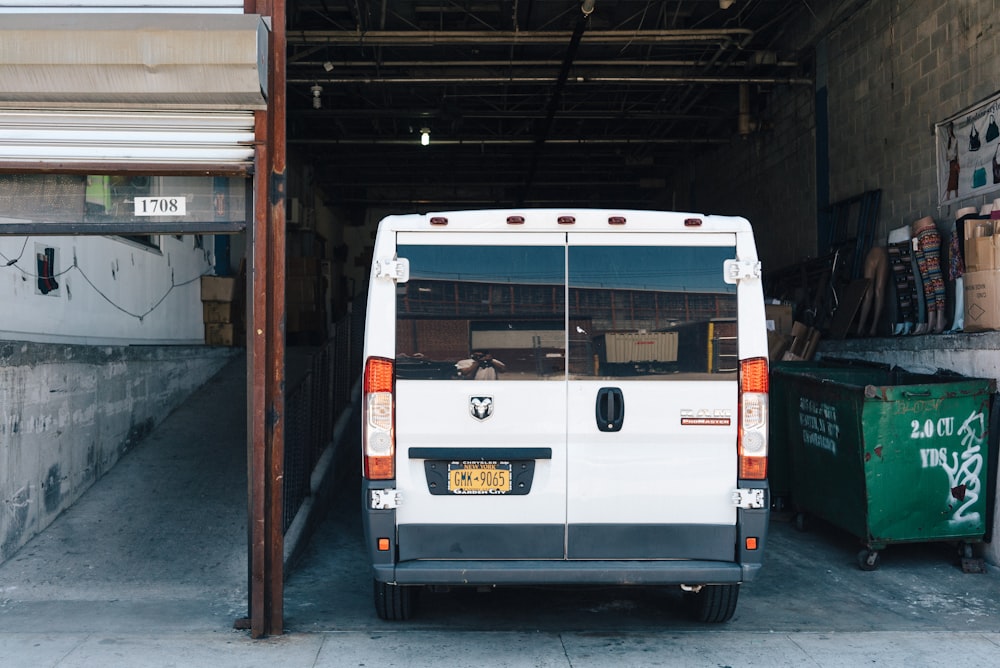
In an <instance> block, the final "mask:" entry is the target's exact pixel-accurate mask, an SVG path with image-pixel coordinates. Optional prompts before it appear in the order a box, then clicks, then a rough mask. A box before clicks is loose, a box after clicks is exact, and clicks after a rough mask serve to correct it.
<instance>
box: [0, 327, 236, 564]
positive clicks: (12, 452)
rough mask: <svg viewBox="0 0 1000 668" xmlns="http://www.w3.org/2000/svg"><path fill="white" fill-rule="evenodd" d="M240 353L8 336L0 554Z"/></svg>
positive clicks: (0, 360) (0, 427)
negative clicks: (48, 341) (29, 340)
mask: <svg viewBox="0 0 1000 668" xmlns="http://www.w3.org/2000/svg"><path fill="white" fill-rule="evenodd" d="M234 354H235V353H234V350H233V349H230V348H209V347H205V346H142V347H129V346H72V345H61V344H38V343H27V342H17V341H0V562H3V561H4V560H6V559H8V558H9V557H10V556H11V555H13V554H14V553H15V552H17V550H18V549H19V548H20V547H21V546H22V545H24V544H25V543H26V542H27V541H28V540H29V539H30V538H31V537H32V536H34V535H35V534H37V533H38V532H40V531H41V530H42V529H44V528H45V527H46V526H48V525H49V523H50V522H51V521H52V520H53V519H55V517H56V516H57V515H59V513H61V512H62V511H63V510H65V509H66V508H68V507H69V506H70V505H72V504H73V502H74V501H76V500H77V499H78V498H79V497H80V495H81V494H83V493H84V492H85V491H86V490H87V488H89V487H90V486H91V485H92V484H93V483H94V482H95V481H96V480H98V479H99V478H100V477H101V476H102V475H104V474H105V473H107V472H108V471H109V470H110V469H111V468H112V467H113V466H114V465H115V463H116V462H117V461H118V459H119V458H120V457H121V456H122V455H124V454H125V453H126V452H128V451H129V450H130V449H132V448H133V447H135V445H136V444H137V443H139V441H140V440H141V439H142V438H143V437H144V436H145V435H146V434H148V433H149V432H150V431H151V430H152V429H153V427H155V426H156V425H157V424H158V423H159V422H160V421H161V420H162V419H163V418H164V417H166V416H167V415H168V414H169V413H170V412H171V411H172V410H173V409H174V408H175V407H177V406H178V405H179V404H180V403H181V402H182V401H183V400H184V399H185V398H186V397H187V396H188V395H189V394H190V393H191V392H192V391H193V390H194V389H195V388H197V387H198V386H200V385H201V384H203V383H204V382H206V381H207V380H208V379H209V378H211V377H212V376H213V375H214V374H215V373H216V372H218V371H219V370H220V369H221V368H222V367H223V365H224V364H225V363H226V362H227V361H228V360H230V359H231V358H232V356H233V355H234ZM206 446H207V447H210V446H211V444H206Z"/></svg>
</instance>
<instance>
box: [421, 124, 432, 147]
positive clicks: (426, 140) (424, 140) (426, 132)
mask: <svg viewBox="0 0 1000 668" xmlns="http://www.w3.org/2000/svg"><path fill="white" fill-rule="evenodd" d="M430 143H431V131H430V129H429V128H420V145H421V146H427V145H428V144H430Z"/></svg>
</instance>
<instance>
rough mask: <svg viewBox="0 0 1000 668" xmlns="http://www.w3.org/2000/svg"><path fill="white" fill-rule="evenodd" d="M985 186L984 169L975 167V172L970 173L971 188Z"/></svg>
mask: <svg viewBox="0 0 1000 668" xmlns="http://www.w3.org/2000/svg"><path fill="white" fill-rule="evenodd" d="M985 185H986V168H985V167H976V171H974V172H972V187H973V188H982V187H983V186H985Z"/></svg>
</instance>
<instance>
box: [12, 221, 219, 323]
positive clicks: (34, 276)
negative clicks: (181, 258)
mask: <svg viewBox="0 0 1000 668" xmlns="http://www.w3.org/2000/svg"><path fill="white" fill-rule="evenodd" d="M27 245H28V237H25V238H24V245H23V246H21V252H20V254H18V256H17V257H16V258H14V259H13V260H10V259H8V258H7V256H6V255H4V254H3V253H0V257H2V258H3V259H4V260H5V261H6V265H4V266H5V267H11V266H13V267H14V268H15V269H17V270H18V271H20V272H21V273H22V274H23V275H24V276H25V277H27V278H30V279H32V280H38V279H39V278H41V276H39V275H38V274H35V273H32V272H30V271H27V270H25V269H24V268H23V267H21V266H20V265H17V264H16V263H17V261H18V260H20V259H21V256H22V255H24V249H25V248H26V247H27ZM74 269H75V270H76V271H77V272H79V274H80V276H81V277H83V280H84V281H86V282H87V284H88V285H90V287H91V288H93V289H94V292H96V293H97V294H98V295H99V296H100V297H101V298H102V299H103V300H104V301H106V302H107V303H108V304H110V305H111V306H113V307H114V308H116V309H118V310H119V311H121V312H122V313H124V314H125V315H128V316H131V317H133V318H135V319H136V320H138V321H139V322H142V321H143V319H144V318H145V317H146V316H148V315H149V314H150V313H152V312H153V311H155V310H156V309H157V308H158V307H159V306H160V304H162V303H163V302H164V301H165V300H166V299H167V297H168V296H169V295H170V293H171V292H173V291H174V289H175V288H182V287H184V286H185V285H190V284H191V283H194V282H195V281H198V280H201V277H202V276H208V275H209V272H207V271H206V272H203V273H201V274H198V275H197V276H195V277H194V278H190V279H188V280H186V281H181V282H180V283H178V282H176V281H175V280H174V274H173V270H171V272H170V287H169V288H167V291H166V292H164V293H163V295H162V296H161V297H160V298H159V299H157V300H156V302H154V303H153V305H152V306H150V307H149V308H148V309H146V311H145V312H144V313H133V312H132V311H130V310H128V309H127V308H125V307H124V306H121V305H119V304H116V303H115V302H114V300H112V299H111V298H110V297H108V296H107V295H106V294H104V292H103V291H102V290H101V289H100V288H99V287H97V285H95V284H94V282H93V281H92V280H91V279H90V277H89V276H87V272H85V271H84V270H83V268H82V267H80V265H79V264H77V259H76V257H75V256H74V257H73V264H72V265H70V266H69V267H68V268H66V269H64V270H62V271H60V272H59V273H57V274H53V275H52V276H51V278H57V277H59V276H65V275H66V274H68V273H69V272H71V271H73V270H74Z"/></svg>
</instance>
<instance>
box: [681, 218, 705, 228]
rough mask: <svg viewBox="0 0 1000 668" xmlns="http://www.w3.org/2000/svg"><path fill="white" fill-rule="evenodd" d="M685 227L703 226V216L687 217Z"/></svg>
mask: <svg viewBox="0 0 1000 668" xmlns="http://www.w3.org/2000/svg"><path fill="white" fill-rule="evenodd" d="M684 227H701V218H685V219H684Z"/></svg>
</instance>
